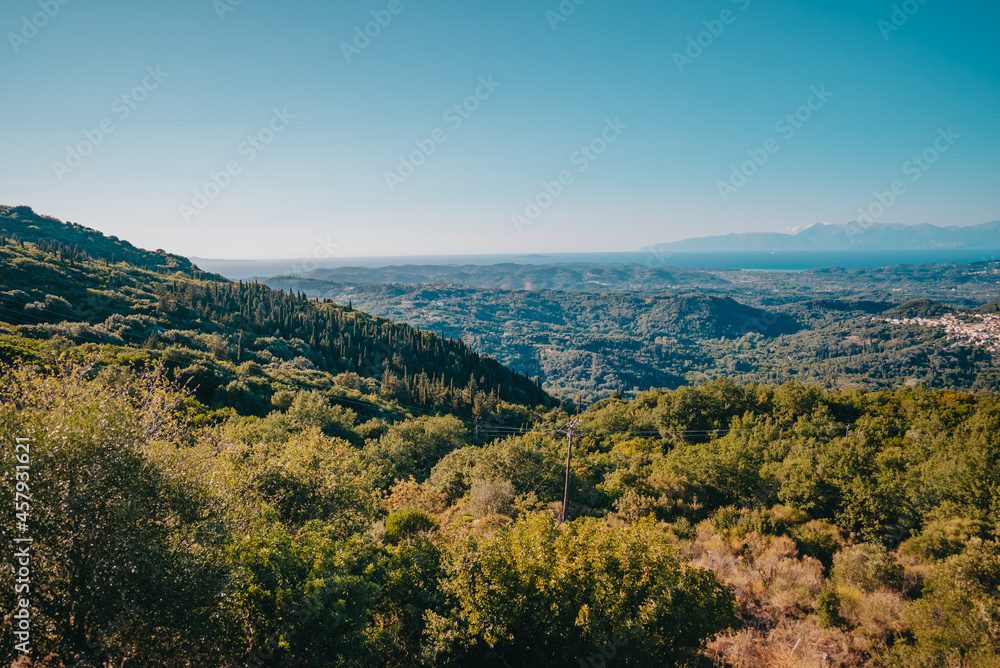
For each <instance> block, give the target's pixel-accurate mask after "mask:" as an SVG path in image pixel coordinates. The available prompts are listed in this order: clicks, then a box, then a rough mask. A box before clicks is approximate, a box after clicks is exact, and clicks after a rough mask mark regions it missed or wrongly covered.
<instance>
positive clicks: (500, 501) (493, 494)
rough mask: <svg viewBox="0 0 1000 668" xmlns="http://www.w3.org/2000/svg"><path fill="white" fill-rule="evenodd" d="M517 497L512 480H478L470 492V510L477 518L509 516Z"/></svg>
mask: <svg viewBox="0 0 1000 668" xmlns="http://www.w3.org/2000/svg"><path fill="white" fill-rule="evenodd" d="M515 496H516V495H515V493H514V485H513V484H512V483H511V482H510V480H476V481H474V482H473V483H472V489H471V490H469V510H470V512H471V513H472V514H473V515H475V516H476V517H487V516H489V515H507V514H509V513H510V509H511V506H512V505H513V503H514V497H515Z"/></svg>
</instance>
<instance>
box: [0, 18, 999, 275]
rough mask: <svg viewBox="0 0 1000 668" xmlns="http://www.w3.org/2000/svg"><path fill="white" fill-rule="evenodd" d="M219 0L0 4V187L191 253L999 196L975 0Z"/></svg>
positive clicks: (941, 211) (976, 212)
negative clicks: (74, 150)
mask: <svg viewBox="0 0 1000 668" xmlns="http://www.w3.org/2000/svg"><path fill="white" fill-rule="evenodd" d="M64 1H65V0H64ZM235 1H236V0H219V1H218V2H215V3H213V0H170V1H169V2H168V1H167V0H161V1H159V2H148V1H147V2H136V1H135V0H69V1H68V4H65V5H61V4H59V0H41V3H39V0H6V1H5V2H4V3H3V4H2V6H0V30H2V33H3V35H4V40H3V43H2V44H0V75H2V79H0V80H2V81H3V86H4V93H5V98H6V100H5V104H4V105H3V112H2V114H3V119H4V123H3V126H2V132H3V135H4V142H3V159H2V161H0V202H2V203H7V204H27V205H30V206H32V207H34V208H35V210H36V211H38V212H41V213H47V214H50V215H54V216H57V217H59V218H62V219H69V220H72V221H76V222H80V223H83V224H85V225H88V226H91V227H94V228H97V229H99V230H102V231H104V232H106V233H108V234H115V235H118V236H121V237H124V238H127V239H129V240H131V241H133V242H134V243H136V244H138V245H141V246H144V247H151V248H165V249H168V250H170V251H173V252H178V253H182V254H186V255H196V256H201V257H216V258H275V257H280V258H300V257H311V256H313V255H316V254H317V253H318V254H320V255H322V254H324V253H335V254H337V255H340V256H355V255H358V256H360V255H369V256H370V255H407V254H447V253H496V252H505V253H517V252H556V251H564V252H572V251H604V250H634V249H637V248H639V247H641V246H644V245H647V244H653V243H658V242H664V241H672V240H677V239H682V238H686V237H690V236H701V235H705V234H721V233H727V232H742V231H779V230H783V229H786V228H790V227H796V226H804V225H810V224H815V223H824V222H848V221H850V220H854V219H856V218H858V209H859V207H868V205H870V204H872V203H873V202H874V201H875V197H874V193H875V192H876V191H886V190H889V189H890V187H891V185H892V184H893V182H894V181H896V180H900V181H902V182H904V183H905V186H906V189H905V192H904V193H903V194H902V195H900V196H899V197H897V198H896V201H895V202H894V203H893V204H892V206H890V207H888V210H887V211H885V212H884V214H882V215H881V217H880V218H879V220H881V221H882V222H901V223H919V222H930V223H934V224H939V225H969V224H978V223H983V222H987V221H990V220H995V219H998V218H1000V187H998V186H997V183H998V177H1000V161H998V159H997V158H998V156H1000V130H998V119H1000V49H998V48H997V25H1000V9H998V7H997V4H996V3H995V2H994V1H992V0H991V1H989V2H944V1H943V0H927V1H926V2H925V3H924V4H920V3H919V1H918V0H909V2H910V6H909V7H908V8H909V9H910V10H911V11H913V10H915V11H914V12H913V13H912V15H902V14H900V15H897V16H896V17H895V18H896V23H897V24H899V25H895V24H893V23H892V20H893V4H894V3H893V2H890V1H886V2H881V1H877V0H863V1H862V0H837V1H835V2H834V1H827V0H814V1H809V2H806V1H793V0H789V1H786V2H774V1H770V2H766V1H764V0H712V1H710V2H704V1H698V2H695V1H686V2H679V1H670V0H657V1H652V0H643V1H638V0H632V1H628V2H622V1H621V0H618V1H614V2H613V1H612V0H586V1H585V2H583V4H581V5H579V6H577V5H574V4H573V3H572V0H567V2H566V3H564V6H566V7H575V11H574V12H573V13H572V14H571V15H570V16H568V17H565V18H566V20H565V21H561V20H559V21H557V20H556V18H554V17H556V16H558V17H559V18H564V17H562V16H561V15H559V14H552V13H550V14H547V12H559V7H560V2H559V0H548V1H545V0H502V1H501V0H492V1H486V0H465V1H463V2H450V3H446V2H442V1H440V0H396V1H397V2H398V5H397V4H394V3H391V2H389V0H373V1H365V2H361V1H359V2H318V1H311V0H302V1H298V2H281V3H279V2H275V1H273V0H270V1H269V0H243V1H242V2H241V3H240V4H239V5H238V6H231V3H232V2H235ZM40 4H41V5H46V4H51V6H50V7H49V12H50V13H53V14H54V15H53V16H51V18H50V17H48V16H44V15H37V14H38V12H42V11H43V9H42V8H41V7H40ZM897 4H900V3H897ZM227 8H228V9H231V10H232V11H225V9H227ZM390 9H395V10H396V11H397V12H398V13H396V14H392V13H391V12H390V11H389V10H390ZM727 10H728V11H729V12H731V13H726V14H723V12H724V11H727ZM372 12H376V15H377V16H380V17H381V18H382V19H383V22H385V19H386V18H387V17H391V22H388V25H386V26H385V27H381V26H378V33H379V34H378V35H377V36H376V37H374V38H372V39H371V40H370V43H368V44H367V45H366V46H364V45H365V42H364V41H363V40H359V42H358V44H360V45H362V46H364V48H363V49H358V50H357V51H352V52H350V53H349V54H347V55H345V52H344V48H343V43H351V42H353V41H354V39H355V36H356V31H355V29H356V28H360V29H361V30H364V28H365V24H366V23H368V22H370V21H373V20H374V18H373V15H372ZM379 12H382V13H381V14H380V15H379V14H378V13H379ZM36 15H37V16H36ZM220 16H221V18H220ZM904 16H905V19H906V20H905V22H904V21H903V20H902V19H903V18H904ZM25 18H27V20H28V22H29V24H30V23H31V22H32V21H34V23H36V24H43V25H42V27H41V28H37V30H33V28H35V26H31V25H29V26H25V23H24V21H25ZM43 19H44V20H43ZM722 19H724V20H725V21H727V22H728V23H726V22H723V20H722ZM717 20H718V22H715V21H717ZM706 21H708V22H709V25H708V27H706V25H705V22H706ZM880 21H882V22H883V23H882V24H881V27H880ZM713 22H715V23H713ZM553 26H555V28H553ZM887 26H891V27H892V28H893V30H891V31H890V30H889V29H888V27H887ZM375 28H376V26H369V30H370V31H371V32H372V33H374V32H376V29H375ZM720 28H721V30H720ZM895 28H898V30H897V29H895ZM710 29H714V31H715V32H716V33H720V34H718V35H717V36H716V35H712V34H710V33H709V32H705V33H704V34H702V35H700V39H701V41H702V43H703V44H706V45H707V46H705V47H703V48H702V50H701V52H700V53H699V51H698V49H697V48H692V49H691V50H690V52H689V54H688V56H689V55H695V56H696V57H694V58H691V59H690V61H680V62H679V61H678V59H677V57H676V56H675V54H676V53H678V52H679V53H684V52H685V51H686V50H687V49H688V47H689V41H688V39H689V38H692V39H694V40H696V41H697V40H698V39H699V33H702V32H703V31H708V30H710ZM12 35H13V36H12ZM355 48H356V47H355ZM348 56H349V57H350V60H351V62H348ZM688 56H685V57H688ZM147 68H151V69H147ZM157 68H159V72H160V73H161V74H159V75H157V76H155V77H154V76H153V75H151V74H149V72H150V71H152V72H156V71H157ZM681 70H683V71H681ZM163 74H166V75H167V76H165V77H164V76H163ZM490 77H492V81H493V82H495V83H498V84H499V87H495V84H491V85H490V86H489V87H487V86H485V85H483V84H481V83H480V80H481V78H482V79H483V80H485V81H490ZM137 86H139V87H140V89H138V90H137V93H136V94H135V95H133V92H132V91H133V90H134V89H136V87H137ZM143 86H145V87H144V88H143ZM813 87H816V89H817V90H820V91H822V90H823V87H825V90H826V91H828V92H829V93H832V96H830V97H829V98H828V99H825V100H822V99H821V98H819V97H812V98H810V96H811V95H813V93H811V89H813ZM477 92H478V93H479V95H480V97H481V98H483V99H481V100H475V99H472V100H469V102H468V105H469V107H470V108H475V107H478V108H475V110H474V111H471V112H470V111H468V110H463V111H462V112H461V115H459V113H458V112H455V111H452V112H450V113H449V114H448V116H447V117H446V116H445V112H447V111H448V110H449V109H452V108H453V107H454V105H456V104H462V103H463V102H464V101H465V100H466V98H469V96H475V94H476V93H477ZM123 95H124V96H126V99H125V100H124V101H123V100H122V99H121V97H122V96H123ZM824 97H825V95H824ZM139 98H143V99H141V101H139V100H138V99H139ZM116 99H117V100H118V101H117V102H116ZM808 102H812V104H813V106H814V107H817V108H816V109H815V110H812V111H810V112H809V113H806V112H804V111H800V113H801V114H802V116H803V117H805V116H810V115H811V118H809V119H808V120H807V121H805V122H803V123H798V122H796V123H797V124H799V125H801V127H798V128H793V129H794V135H793V136H789V133H790V131H789V130H788V127H789V126H788V125H784V126H782V128H781V129H780V130H779V128H778V126H776V123H777V122H778V121H779V119H781V118H783V117H785V115H786V114H789V113H793V114H794V113H795V112H796V111H797V110H799V108H800V107H801V106H802V105H804V104H807V103H808ZM130 107H134V108H130ZM275 110H277V111H278V112H281V114H282V115H284V113H285V111H286V110H287V113H288V114H291V115H293V116H294V118H291V119H290V118H287V117H285V118H281V117H275ZM126 111H127V112H128V115H127V117H126V116H125V112H126ZM608 119H610V121H611V124H610V125H609V123H608ZM459 120H460V121H461V125H460V126H459V125H458V121H459ZM616 121H617V125H616ZM102 123H104V127H105V129H107V128H109V127H113V132H111V133H110V134H106V133H104V132H103V131H102V130H101V129H100V128H101V125H102ZM269 125H272V126H273V129H279V130H280V132H276V133H273V134H272V129H271V128H269V127H268V126H269ZM612 126H616V127H612ZM622 126H627V127H622ZM948 128H951V132H952V133H953V134H957V135H960V137H959V138H957V139H955V138H953V139H951V140H949V141H944V140H942V141H939V142H938V145H939V148H941V147H947V149H948V150H947V152H945V153H943V154H940V156H939V158H938V160H937V161H936V162H935V163H934V164H933V165H926V167H927V169H926V170H925V169H923V168H920V167H918V168H917V171H914V169H913V165H912V164H910V165H907V163H908V161H909V160H910V159H911V158H912V157H913V156H914V155H919V154H921V153H923V152H924V151H925V150H926V149H931V148H932V147H934V144H935V141H936V140H937V138H938V137H939V136H940V135H939V130H943V131H945V132H947V131H948ZM438 129H440V132H438V134H437V138H438V139H441V138H445V139H446V141H444V142H443V143H440V144H438V143H436V142H434V140H433V139H431V138H432V136H433V134H434V132H435V130H438ZM262 131H263V132H262ZM85 133H89V137H90V139H88V137H87V135H85ZM602 134H603V135H604V137H603V138H602ZM101 135H103V137H102V136H101ZM250 136H257V137H258V139H256V140H255V141H256V143H258V145H259V146H260V147H261V148H262V150H257V149H256V148H254V147H253V146H252V144H251V143H245V142H247V139H248V137H250ZM98 139H99V140H100V142H99V145H96V146H94V147H93V150H92V152H90V151H89V148H90V146H88V145H87V144H88V143H93V144H97V140H98ZM271 139H273V141H272V142H271V143H270V144H267V145H266V146H265V145H264V144H263V143H262V142H263V141H266V140H271ZM606 139H613V140H614V141H613V142H611V143H608V144H606V145H604V141H605V140H606ZM428 140H429V142H430V143H429V144H428V143H427V141H428ZM595 140H596V141H595ZM768 140H773V141H772V142H771V143H770V144H768ZM417 141H424V145H425V147H428V146H430V145H431V144H433V145H434V152H433V154H432V155H429V156H421V155H418V156H416V157H417V161H420V159H421V158H424V160H423V164H422V165H420V166H419V167H417V168H416V169H415V170H414V173H413V174H412V175H409V176H408V177H407V178H405V179H395V178H391V179H387V176H386V173H387V172H389V171H391V170H392V171H396V172H397V175H398V174H399V169H400V165H399V156H400V155H401V154H407V155H408V154H411V153H412V152H414V151H417V150H418V148H417V145H416V144H415V142H417ZM592 141H595V144H594V147H595V150H596V149H601V148H605V149H606V150H605V151H604V153H602V154H600V155H597V154H596V153H594V154H592V157H593V158H594V159H593V160H592V159H591V158H590V157H587V156H586V155H585V154H582V153H578V151H579V148H580V147H581V146H583V145H588V144H591V142H592ZM81 142H82V143H83V144H84V146H83V151H84V152H89V155H87V156H84V157H81V159H80V160H79V161H77V160H76V159H75V158H74V157H72V156H68V155H67V148H66V147H67V146H73V147H78V146H79V145H80V144H81ZM765 146H770V148H771V149H772V151H773V150H775V147H777V150H776V152H772V153H769V154H767V162H766V164H764V165H763V166H762V167H759V168H757V169H756V173H754V174H753V175H752V176H751V177H749V178H748V179H747V181H746V183H745V185H742V186H741V187H739V188H738V189H736V190H735V192H733V191H728V192H726V194H725V195H726V196H725V201H724V197H723V195H722V194H721V193H720V185H719V184H720V182H727V181H728V182H730V185H731V184H732V183H741V180H740V178H739V176H737V178H736V179H735V180H733V181H730V179H731V178H732V167H731V166H732V165H734V164H735V165H737V166H739V164H740V163H742V162H744V161H746V160H749V159H750V158H749V156H748V154H747V151H755V152H756V153H757V155H758V156H759V157H760V156H762V153H761V151H764V147H765ZM427 152H429V151H427ZM764 153H767V152H766V151H764ZM931 155H932V156H933V153H931ZM251 157H253V158H254V159H253V160H251V159H250V158H251ZM54 163H60V164H61V165H62V167H60V166H58V165H54ZM230 163H232V164H230ZM73 164H75V165H76V166H75V167H72V166H71V165H73ZM227 165H228V166H230V167H232V168H233V172H234V173H235V175H232V176H230V175H225V176H219V177H218V180H220V181H222V182H223V183H225V182H226V181H228V185H227V187H226V188H224V189H223V188H219V189H217V190H216V188H215V187H214V186H210V187H209V188H208V190H209V193H210V194H213V195H217V196H216V197H214V198H213V199H211V201H210V202H209V203H208V206H207V207H206V208H204V210H203V211H199V212H198V213H197V214H191V213H190V212H191V211H192V210H195V211H197V205H199V204H201V205H204V204H205V201H199V200H198V199H197V198H196V197H195V194H194V190H195V189H196V188H197V189H201V190H204V187H205V186H206V184H210V183H211V180H210V174H211V173H213V172H215V173H218V172H222V171H224V170H225V169H226V168H227ZM584 167H586V170H585V171H584ZM750 167H753V165H750V166H748V168H747V171H754V170H753V169H750ZM403 172H404V175H406V174H407V172H406V170H405V169H404V170H403ZM560 174H562V176H563V177H564V178H565V181H566V184H565V185H564V184H558V180H559V177H560ZM916 174H919V176H920V178H919V179H918V180H916V181H914V180H913V178H914V176H915V175H916ZM387 181H393V187H394V190H393V189H392V188H390V185H389V184H388V183H387ZM543 182H549V183H550V185H549V188H550V190H551V191H552V192H554V193H558V196H557V197H555V198H553V201H552V203H551V204H550V205H549V206H548V207H547V208H545V209H544V210H543V211H541V214H540V215H537V217H534V220H531V221H529V222H530V224H521V225H519V226H516V225H515V224H514V222H512V215H514V214H520V215H522V216H525V217H524V218H522V219H520V220H522V222H523V221H527V220H528V217H529V216H526V214H529V215H530V216H534V214H535V212H533V211H532V210H531V207H529V205H528V204H527V203H526V198H531V199H532V200H536V202H537V199H538V196H539V195H540V194H542V193H545V190H544V189H543V185H542V184H543ZM553 182H555V185H553ZM560 189H561V192H560ZM723 190H725V189H723ZM548 199H549V197H548V196H547V194H545V195H542V197H541V202H540V203H541V204H548V203H549V202H548ZM182 205H184V206H186V207H190V208H189V209H187V210H186V211H187V212H188V215H187V219H188V220H187V221H185V216H184V214H183V212H182V209H181V207H182ZM518 227H520V232H519V231H518ZM318 240H322V242H323V244H326V245H328V246H329V250H323V249H322V245H323V244H319V242H318ZM334 246H335V247H334Z"/></svg>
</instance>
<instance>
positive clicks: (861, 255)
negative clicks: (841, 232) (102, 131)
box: [190, 249, 1000, 280]
mask: <svg viewBox="0 0 1000 668" xmlns="http://www.w3.org/2000/svg"><path fill="white" fill-rule="evenodd" d="M190 259H191V261H192V262H194V263H195V264H196V265H198V267H199V268H201V269H202V270H204V271H209V272H212V273H217V274H221V275H223V276H225V277H226V278H229V279H231V280H239V279H249V278H258V277H269V276H283V275H288V274H308V273H309V272H311V271H314V270H316V269H335V268H339V267H368V268H378V267H394V266H406V265H435V266H444V265H494V264H535V265H539V264H567V263H587V264H640V265H646V266H650V267H685V268H690V269H744V270H748V271H749V270H754V271H807V270H809V269H822V268H827V267H842V268H844V269H856V268H862V267H889V266H894V265H920V264H930V263H959V264H970V263H975V262H994V261H1000V249H998V250H970V249H929V250H897V251H773V252H767V251H731V252H715V253H695V252H681V253H661V252H657V251H640V252H621V253H533V254H509V255H407V256H399V257H332V258H323V259H321V260H315V259H310V258H306V259H281V260H213V259H206V258H197V257H192V258H190Z"/></svg>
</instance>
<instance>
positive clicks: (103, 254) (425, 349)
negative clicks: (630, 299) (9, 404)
mask: <svg viewBox="0 0 1000 668" xmlns="http://www.w3.org/2000/svg"><path fill="white" fill-rule="evenodd" d="M0 221H2V225H3V227H4V229H5V230H6V231H7V236H3V237H0V322H7V323H9V324H10V325H11V326H12V327H13V328H14V329H13V330H11V331H12V332H16V334H17V336H18V337H21V338H26V339H29V340H35V341H37V340H39V339H49V338H52V337H59V338H60V339H62V340H65V341H67V342H69V343H76V344H86V345H87V346H88V347H87V348H85V350H90V349H93V350H97V349H102V350H111V349H113V348H115V347H116V346H117V347H119V348H120V347H121V346H123V345H131V346H137V347H139V348H140V349H141V350H142V351H143V355H144V356H145V358H147V359H150V360H155V359H162V360H163V361H164V362H165V363H166V364H167V367H168V369H169V370H170V371H171V373H172V375H173V377H174V378H176V379H177V380H178V381H181V382H186V383H188V385H189V386H190V387H191V388H192V389H193V390H194V391H195V392H196V394H197V396H198V398H199V399H200V400H202V401H203V402H204V403H207V404H212V403H213V402H215V401H216V399H218V400H219V401H221V402H222V403H226V404H234V403H235V404H237V405H239V407H240V409H241V410H242V411H243V412H248V413H260V412H261V411H266V410H269V407H270V405H271V398H272V395H273V391H272V390H273V389H274V386H275V384H274V383H270V385H271V386H272V387H268V382H267V379H272V380H273V379H274V374H273V373H271V371H272V370H279V369H281V368H282V367H285V368H287V367H291V368H294V369H300V370H306V371H308V370H311V369H315V370H318V371H325V372H329V373H332V374H340V373H347V374H355V375H357V376H360V377H361V378H362V379H371V380H372V381H374V386H377V387H378V389H379V390H380V391H381V392H382V394H384V395H385V396H387V397H389V398H395V399H399V400H401V401H404V402H410V403H416V404H418V405H420V406H424V407H427V408H431V409H438V408H443V407H444V408H447V409H448V410H457V411H460V412H464V413H467V414H470V413H471V412H472V411H476V412H477V413H479V414H482V416H485V413H488V412H490V410H492V409H495V408H496V407H497V406H498V405H499V402H501V401H508V402H513V403H518V404H527V405H532V406H534V405H538V404H544V403H546V402H548V401H550V400H549V398H548V397H547V396H546V395H545V394H544V393H543V392H542V391H541V390H540V389H539V388H538V387H537V386H536V384H535V383H533V382H532V381H530V380H529V379H527V378H525V377H523V376H519V375H517V374H516V373H513V372H511V371H510V370H509V369H507V368H505V367H504V366H502V365H500V364H498V363H496V362H495V361H493V360H491V359H488V358H484V357H482V356H480V355H478V354H476V353H473V352H472V351H471V350H470V349H469V348H468V347H466V346H465V345H464V344H463V343H462V342H460V341H457V340H445V339H442V338H440V337H438V336H437V335H435V334H433V333H431V332H426V331H419V330H415V329H413V328H411V327H409V326H407V325H399V324H394V323H392V322H390V321H387V320H383V319H379V318H374V317H371V316H369V315H367V314H365V313H361V312H359V311H356V310H354V309H352V308H349V307H343V306H340V305H337V304H333V303H331V302H329V301H326V302H325V303H318V302H311V301H309V300H307V299H306V298H305V297H303V296H302V295H296V294H291V293H288V294H285V293H282V292H280V291H276V290H272V289H271V288H268V287H266V286H264V285H259V284H256V283H242V282H241V283H232V282H229V281H227V280H225V279H223V278H222V277H219V276H215V275H205V274H203V273H202V272H200V271H198V269H197V268H196V267H193V266H192V265H190V264H186V265H185V264H184V261H181V260H180V259H178V258H175V257H174V256H169V255H166V254H162V253H148V252H146V251H139V250H138V249H135V248H134V247H132V246H131V245H128V244H122V243H112V242H110V241H107V240H104V241H100V242H96V243H94V244H92V245H91V244H89V243H88V244H87V245H84V246H81V245H80V244H79V243H74V242H75V241H78V240H79V239H80V237H81V235H85V237H86V239H89V238H90V237H91V236H93V235H97V233H95V232H92V231H85V232H81V228H77V227H73V226H66V225H64V226H61V227H60V226H59V224H58V223H57V222H56V221H52V220H51V219H45V218H40V217H38V216H34V215H33V214H30V213H29V212H27V211H26V210H25V209H23V208H22V209H4V210H2V211H0ZM41 230H46V231H48V232H49V233H52V234H54V235H55V236H54V237H52V238H43V237H40V236H38V235H40V234H41ZM31 234H35V235H36V241H35V242H25V241H23V240H22V239H23V238H24V237H28V236H31ZM98 236H99V235H98ZM99 238H100V239H104V238H103V237H99ZM119 246H121V247H122V248H124V249H125V251H127V254H128V256H129V257H130V258H131V259H134V260H135V262H138V264H135V263H133V262H131V261H129V262H114V261H112V259H111V256H112V255H113V254H114V252H115V251H108V250H107V249H108V247H111V248H115V249H118V248H119ZM125 251H121V252H122V254H126V253H125ZM32 345H33V344H29V343H24V342H20V343H16V342H14V341H12V340H8V341H6V342H5V343H4V344H2V345H0V359H7V360H11V359H13V357H14V356H16V355H19V354H21V353H20V348H27V349H30V348H31V347H32ZM11 346H14V348H13V349H12V348H11ZM18 346H19V347H18ZM109 347H110V348H109ZM5 350H6V351H8V352H5ZM248 364H249V365H252V366H249V367H248V366H246V365H248ZM371 384H372V383H369V385H371ZM351 385H353V386H355V387H352V388H351V389H359V387H360V385H359V384H358V382H352V383H351Z"/></svg>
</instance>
